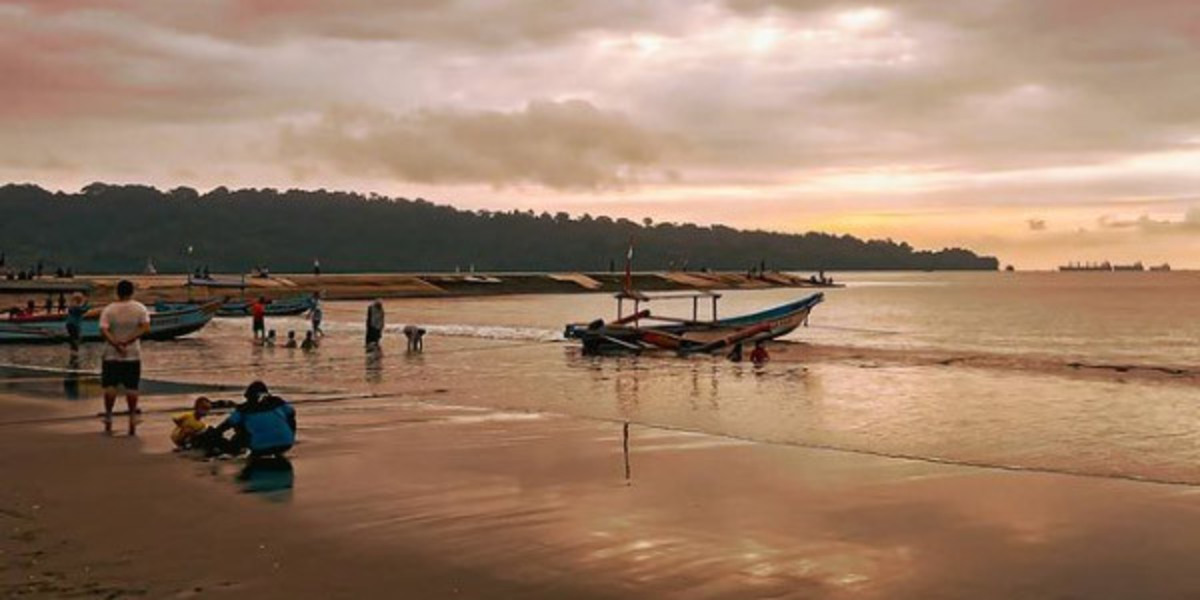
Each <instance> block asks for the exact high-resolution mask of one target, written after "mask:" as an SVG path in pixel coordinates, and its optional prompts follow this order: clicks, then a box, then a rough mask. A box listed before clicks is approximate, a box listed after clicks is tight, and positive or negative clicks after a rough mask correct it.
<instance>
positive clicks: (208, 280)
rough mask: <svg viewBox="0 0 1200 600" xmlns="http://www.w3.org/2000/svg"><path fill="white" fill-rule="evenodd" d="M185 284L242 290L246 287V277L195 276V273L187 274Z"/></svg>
mask: <svg viewBox="0 0 1200 600" xmlns="http://www.w3.org/2000/svg"><path fill="white" fill-rule="evenodd" d="M187 284H188V286H189V287H202V288H219V289H241V290H244V289H246V277H245V276H242V277H240V278H238V279H217V278H216V277H196V276H195V275H188V280H187Z"/></svg>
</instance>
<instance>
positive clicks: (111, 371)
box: [100, 279, 150, 435]
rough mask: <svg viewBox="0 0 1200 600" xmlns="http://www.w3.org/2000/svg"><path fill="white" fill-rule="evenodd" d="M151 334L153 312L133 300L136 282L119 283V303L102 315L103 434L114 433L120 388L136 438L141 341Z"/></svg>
mask: <svg viewBox="0 0 1200 600" xmlns="http://www.w3.org/2000/svg"><path fill="white" fill-rule="evenodd" d="M149 331H150V311H148V310H146V306H145V305H143V304H142V303H141V302H138V301H137V300H134V299H133V282H130V281H128V280H125V279H122V280H121V281H120V282H119V283H117V301H116V302H113V303H112V304H109V305H108V306H105V307H104V310H103V311H101V312H100V334H101V335H103V336H104V342H105V344H104V357H103V361H104V362H103V366H102V368H101V370H100V382H101V385H103V386H104V432H105V433H112V412H113V406H114V405H116V403H117V391H118V388H125V405H126V407H128V408H129V435H137V402H138V385H139V384H140V383H141V379H142V348H141V343H140V342H139V341H138V340H139V339H140V338H141V337H142V336H143V335H145V334H147V333H149Z"/></svg>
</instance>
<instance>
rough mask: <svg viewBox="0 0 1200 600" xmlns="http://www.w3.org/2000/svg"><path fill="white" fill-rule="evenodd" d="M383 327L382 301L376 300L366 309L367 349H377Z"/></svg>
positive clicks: (381, 338) (381, 337)
mask: <svg viewBox="0 0 1200 600" xmlns="http://www.w3.org/2000/svg"><path fill="white" fill-rule="evenodd" d="M384 325H385V320H384V314H383V300H380V299H376V300H375V301H374V302H372V303H371V305H370V306H368V307H367V337H366V346H367V348H368V349H374V348H378V347H379V344H380V342H381V341H382V340H383V328H384Z"/></svg>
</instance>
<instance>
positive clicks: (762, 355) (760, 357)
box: [750, 342, 771, 367]
mask: <svg viewBox="0 0 1200 600" xmlns="http://www.w3.org/2000/svg"><path fill="white" fill-rule="evenodd" d="M770 361H771V355H770V353H768V352H767V348H766V346H763V343H762V342H758V343H756V344H754V351H753V352H751V353H750V362H752V363H754V366H756V367H761V366H763V365H765V364H767V363H768V362H770Z"/></svg>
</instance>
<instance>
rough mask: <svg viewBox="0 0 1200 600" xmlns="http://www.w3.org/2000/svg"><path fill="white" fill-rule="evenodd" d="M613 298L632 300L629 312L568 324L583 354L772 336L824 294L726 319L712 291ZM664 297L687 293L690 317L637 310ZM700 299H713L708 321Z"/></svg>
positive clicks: (803, 317)
mask: <svg viewBox="0 0 1200 600" xmlns="http://www.w3.org/2000/svg"><path fill="white" fill-rule="evenodd" d="M617 298H618V302H623V301H625V300H634V311H633V312H632V313H631V314H629V315H622V314H621V308H618V319H617V320H616V321H613V322H611V323H606V322H604V321H603V320H596V321H592V322H590V323H576V324H570V325H567V327H566V329H565V331H564V336H565V337H567V338H568V339H576V340H579V341H580V342H581V343H582V344H583V350H584V352H585V353H588V354H604V353H610V352H641V351H643V350H646V349H651V348H658V349H666V350H673V351H675V352H678V353H680V354H695V353H711V352H716V351H719V350H721V349H723V348H726V347H729V346H732V345H734V344H739V343H755V342H760V341H766V340H773V339H776V338H779V337H782V336H784V335H787V334H789V333H791V332H793V331H795V330H796V328H798V327H800V326H801V325H803V324H804V323H806V322H807V320H808V316H809V313H811V312H812V309H813V308H814V307H815V306H816V305H818V304H820V303H821V302H822V301H824V299H825V295H824V294H821V293H817V294H813V295H811V296H807V297H805V298H801V299H799V300H796V301H794V302H789V303H787V304H781V305H779V306H776V307H773V308H769V309H766V310H762V311H759V312H755V313H751V314H747V315H741V316H737V317H730V318H725V319H718V318H717V315H716V304H717V299H718V298H720V295H719V294H713V293H711V292H697V293H695V294H690V295H679V294H673V295H664V296H650V295H646V294H641V293H631V292H622V293H621V294H618V295H617ZM665 298H691V299H692V301H693V304H692V306H693V309H692V318H691V319H678V318H672V317H666V316H659V315H654V314H652V313H651V311H649V310H640V307H641V304H642V303H645V302H650V301H652V300H660V299H665ZM701 298H707V299H711V300H712V303H713V315H712V319H711V320H707V321H704V320H700V319H699V314H698V313H699V310H698V305H699V300H700V299H701Z"/></svg>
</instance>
